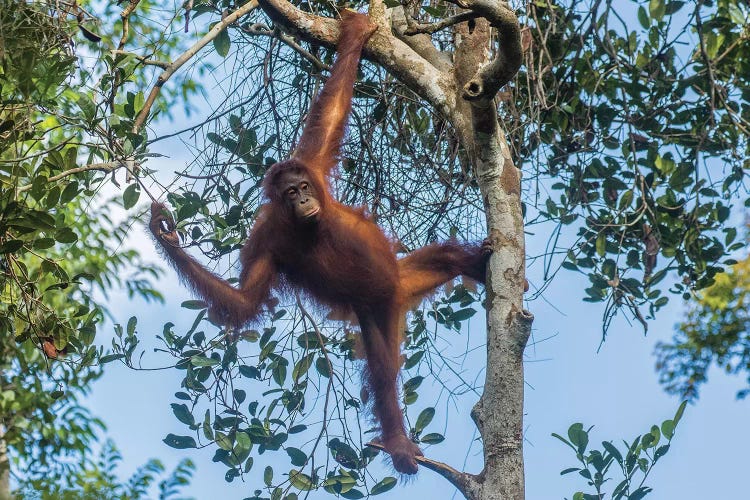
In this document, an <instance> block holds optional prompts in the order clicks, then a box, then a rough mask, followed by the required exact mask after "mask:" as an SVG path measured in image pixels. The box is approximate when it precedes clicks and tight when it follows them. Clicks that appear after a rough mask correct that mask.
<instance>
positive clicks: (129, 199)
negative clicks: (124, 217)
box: [122, 182, 141, 210]
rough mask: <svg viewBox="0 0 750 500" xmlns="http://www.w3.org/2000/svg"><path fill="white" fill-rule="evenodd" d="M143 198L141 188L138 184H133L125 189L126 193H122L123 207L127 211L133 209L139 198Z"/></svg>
mask: <svg viewBox="0 0 750 500" xmlns="http://www.w3.org/2000/svg"><path fill="white" fill-rule="evenodd" d="M140 196H141V188H140V186H139V185H138V183H137V182H136V183H133V184H131V185H129V186H128V187H126V188H125V192H124V193H122V206H123V207H125V210H127V209H129V208H132V207H134V206H135V204H136V203H138V197H140Z"/></svg>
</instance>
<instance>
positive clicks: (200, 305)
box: [180, 300, 208, 310]
mask: <svg viewBox="0 0 750 500" xmlns="http://www.w3.org/2000/svg"><path fill="white" fill-rule="evenodd" d="M180 307H182V308H185V309H193V310H198V309H205V308H207V307H208V304H206V303H205V302H204V301H202V300H186V301H184V302H183V303H182V304H180Z"/></svg>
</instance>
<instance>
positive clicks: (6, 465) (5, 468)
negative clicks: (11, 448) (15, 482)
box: [0, 425, 10, 500]
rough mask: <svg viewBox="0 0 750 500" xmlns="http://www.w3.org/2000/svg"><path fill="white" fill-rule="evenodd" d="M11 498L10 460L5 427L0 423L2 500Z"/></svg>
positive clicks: (0, 495) (0, 487) (0, 490)
mask: <svg viewBox="0 0 750 500" xmlns="http://www.w3.org/2000/svg"><path fill="white" fill-rule="evenodd" d="M9 499H10V461H9V460H8V445H7V443H6V442H5V427H3V426H2V425H0V500H9Z"/></svg>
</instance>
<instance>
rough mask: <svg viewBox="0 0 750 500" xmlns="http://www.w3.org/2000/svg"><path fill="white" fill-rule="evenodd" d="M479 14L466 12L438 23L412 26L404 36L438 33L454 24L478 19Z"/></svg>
mask: <svg viewBox="0 0 750 500" xmlns="http://www.w3.org/2000/svg"><path fill="white" fill-rule="evenodd" d="M479 16H480V14H479V13H477V12H473V11H468V12H461V13H460V14H456V15H455V16H451V17H446V18H445V19H441V20H440V21H437V22H435V23H427V24H413V25H411V26H409V27H408V28H406V30H405V31H404V34H405V35H416V34H419V33H435V32H437V31H440V30H442V29H444V28H447V27H448V26H453V25H454V24H458V23H462V22H464V21H469V20H471V19H476V18H477V17H479Z"/></svg>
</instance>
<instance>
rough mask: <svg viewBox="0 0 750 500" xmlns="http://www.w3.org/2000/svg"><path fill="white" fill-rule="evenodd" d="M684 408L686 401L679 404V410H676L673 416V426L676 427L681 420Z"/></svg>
mask: <svg viewBox="0 0 750 500" xmlns="http://www.w3.org/2000/svg"><path fill="white" fill-rule="evenodd" d="M685 406H687V401H683V402H682V403H680V406H679V408H677V413H675V414H674V418H673V419H672V420H674V425H675V427H677V424H678V423H679V422H680V419H681V418H682V414H683V413H684V412H685Z"/></svg>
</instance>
